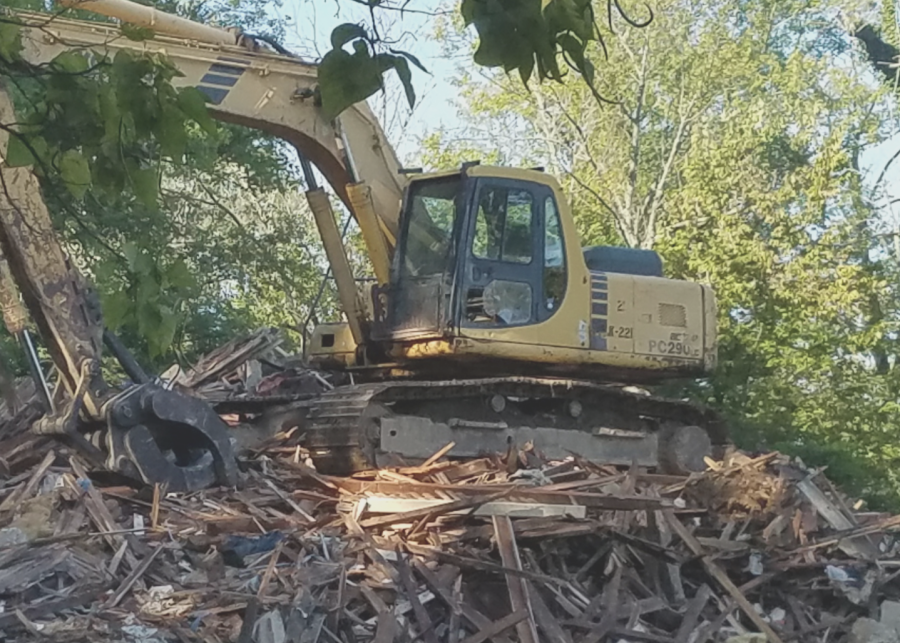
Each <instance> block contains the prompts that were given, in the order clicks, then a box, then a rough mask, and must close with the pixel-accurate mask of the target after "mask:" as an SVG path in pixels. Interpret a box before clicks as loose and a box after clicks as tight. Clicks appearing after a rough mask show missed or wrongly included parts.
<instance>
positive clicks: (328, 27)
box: [273, 0, 459, 161]
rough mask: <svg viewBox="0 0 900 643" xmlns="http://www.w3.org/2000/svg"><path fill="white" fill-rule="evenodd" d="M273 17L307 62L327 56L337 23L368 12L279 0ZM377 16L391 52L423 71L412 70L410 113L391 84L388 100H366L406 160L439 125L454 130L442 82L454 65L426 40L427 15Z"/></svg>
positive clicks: (431, 8) (430, 5) (433, 1)
mask: <svg viewBox="0 0 900 643" xmlns="http://www.w3.org/2000/svg"><path fill="white" fill-rule="evenodd" d="M410 4H411V5H412V6H414V7H415V9H416V11H426V12H437V11H440V10H441V2H440V0H416V1H415V2H413V3H410ZM273 13H275V14H276V15H278V16H280V17H282V18H290V19H291V22H292V23H293V25H292V27H291V28H289V29H288V38H287V41H286V43H284V44H285V46H287V48H288V49H289V50H291V51H292V52H293V53H295V54H298V55H300V56H302V57H304V58H308V59H316V58H319V57H321V55H322V54H324V53H325V52H326V51H328V49H329V48H330V44H329V42H330V41H329V39H330V36H331V31H332V30H333V29H334V28H335V27H336V26H338V25H339V24H341V23H344V22H363V23H365V24H369V22H370V19H369V14H368V8H366V7H364V6H362V5H361V4H358V3H357V2H352V1H350V0H324V1H323V0H283V6H282V7H281V8H280V9H276V10H274V11H273ZM378 15H379V22H382V23H387V24H382V28H383V31H382V33H381V35H382V37H389V38H392V39H396V40H397V44H396V45H395V48H396V49H400V50H403V51H408V52H410V53H412V54H413V55H415V56H416V57H417V58H418V59H419V60H420V61H421V63H422V65H423V66H424V67H425V68H426V69H427V70H428V72H429V74H426V73H424V72H422V71H421V70H419V69H417V68H415V67H414V66H413V67H412V72H413V79H412V81H413V86H414V87H415V89H416V94H417V100H416V106H415V109H414V110H412V112H411V113H410V110H409V108H408V107H407V105H408V104H407V102H406V99H405V98H403V97H402V95H401V92H399V91H397V86H396V85H394V87H393V89H394V91H389V95H388V96H386V97H385V96H376V97H374V98H372V99H370V100H369V104H370V105H371V106H372V108H373V109H374V110H375V111H376V113H377V114H379V116H380V117H382V118H383V119H384V120H383V121H382V127H383V128H384V129H385V132H386V133H387V135H388V139H389V140H390V141H391V144H392V145H393V146H394V148H395V149H396V151H397V153H398V155H399V156H400V158H401V161H411V160H413V159H414V158H415V150H416V146H417V145H418V141H419V139H420V138H421V137H422V136H424V135H425V134H427V133H429V132H431V131H434V130H435V129H437V128H438V127H440V126H445V127H451V128H452V127H458V126H459V120H458V118H457V113H456V108H455V106H454V105H453V98H454V88H453V87H452V85H450V84H449V83H447V82H442V79H447V78H450V76H451V75H452V74H453V72H454V69H455V64H456V63H455V62H454V61H451V60H447V59H446V58H445V57H444V56H443V54H442V52H441V51H440V47H439V45H438V43H437V42H436V41H435V40H434V38H433V37H432V32H433V28H434V21H435V18H434V16H433V15H426V14H422V13H410V12H405V13H403V14H402V15H401V14H400V13H399V12H393V11H381V12H380V13H379V14H378ZM391 23H393V24H391ZM392 75H393V74H392ZM389 89H391V87H390V86H389ZM385 102H387V105H385Z"/></svg>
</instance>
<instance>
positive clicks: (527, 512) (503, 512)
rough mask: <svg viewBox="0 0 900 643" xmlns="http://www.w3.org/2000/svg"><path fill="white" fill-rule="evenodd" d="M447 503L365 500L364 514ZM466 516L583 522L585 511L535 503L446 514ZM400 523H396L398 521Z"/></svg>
mask: <svg viewBox="0 0 900 643" xmlns="http://www.w3.org/2000/svg"><path fill="white" fill-rule="evenodd" d="M450 502H452V501H449V500H437V499H432V498H395V497H392V496H368V497H366V511H369V512H371V513H375V514H394V513H405V512H410V511H415V510H418V509H424V508H426V507H432V508H440V507H441V506H442V505H445V504H449V503H450ZM465 513H469V514H470V515H473V516H509V517H511V518H550V517H569V518H584V517H585V516H586V515H587V508H586V507H584V506H582V505H564V504H546V503H534V502H530V503H529V502H486V503H484V504H483V505H481V506H480V507H476V508H475V510H474V511H470V510H468V509H459V510H456V511H450V512H446V514H449V515H459V514H465ZM398 522H399V521H398Z"/></svg>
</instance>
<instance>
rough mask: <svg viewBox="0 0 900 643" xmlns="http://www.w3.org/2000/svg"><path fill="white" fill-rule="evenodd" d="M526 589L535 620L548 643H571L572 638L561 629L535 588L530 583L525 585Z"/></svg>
mask: <svg viewBox="0 0 900 643" xmlns="http://www.w3.org/2000/svg"><path fill="white" fill-rule="evenodd" d="M526 587H527V589H528V595H529V598H530V599H531V609H532V610H533V611H534V617H535V620H536V621H537V624H538V627H540V628H541V631H542V632H543V633H544V637H545V638H546V640H547V641H548V642H549V643H573V642H572V637H571V636H570V635H569V633H568V632H566V631H565V630H564V629H563V628H562V626H561V625H560V624H559V621H558V620H556V617H555V616H553V612H551V611H550V608H549V607H547V603H545V602H544V598H543V597H542V596H541V594H540V592H538V590H537V588H536V587H535V586H534V585H533V584H531V583H526ZM542 640H543V639H542Z"/></svg>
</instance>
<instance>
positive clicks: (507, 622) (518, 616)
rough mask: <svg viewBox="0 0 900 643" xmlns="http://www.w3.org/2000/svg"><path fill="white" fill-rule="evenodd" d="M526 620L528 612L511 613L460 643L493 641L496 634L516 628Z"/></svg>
mask: <svg viewBox="0 0 900 643" xmlns="http://www.w3.org/2000/svg"><path fill="white" fill-rule="evenodd" d="M526 618H528V612H526V611H525V610H522V611H520V612H513V613H512V614H509V615H507V616H504V617H503V618H501V619H500V620H499V621H494V622H493V623H491V624H490V625H488V626H487V627H485V628H483V629H481V630H479V631H478V632H476V633H475V634H473V635H472V636H470V637H468V638H465V639H463V641H462V643H483V642H484V641H487V640H488V639H495V638H496V636H497V635H498V634H500V633H502V632H505V631H506V630H508V629H509V628H511V627H513V626H518V624H519V623H521V622H522V621H524V620H525V619H526Z"/></svg>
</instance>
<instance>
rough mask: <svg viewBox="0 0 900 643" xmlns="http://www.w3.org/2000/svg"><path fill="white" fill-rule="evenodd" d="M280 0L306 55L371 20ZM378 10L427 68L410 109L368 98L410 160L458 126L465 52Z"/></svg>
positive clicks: (898, 166)
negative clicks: (450, 54)
mask: <svg viewBox="0 0 900 643" xmlns="http://www.w3.org/2000/svg"><path fill="white" fill-rule="evenodd" d="M283 3H284V4H283V6H282V7H281V9H279V10H276V13H277V14H278V15H279V16H281V17H283V18H289V19H290V21H291V23H292V27H291V28H289V30H288V40H287V42H286V43H285V44H286V45H287V46H288V48H289V49H291V50H292V51H294V52H295V53H297V54H299V55H301V56H303V57H304V58H308V59H315V58H318V57H319V56H321V55H322V54H323V53H325V51H327V50H328V48H329V37H330V34H331V31H332V29H334V27H336V26H337V25H339V24H341V23H343V22H364V23H366V24H368V20H369V14H368V9H367V8H366V7H364V6H362V5H361V4H358V3H357V2H353V1H351V0H326V1H324V2H323V0H283ZM448 5H450V6H453V7H455V6H456V3H455V2H454V3H448V2H446V1H442V0H416V2H411V3H410V6H412V7H415V10H416V11H427V12H434V11H440V10H441V9H444V10H446V8H447V6H448ZM378 15H379V22H381V23H382V24H381V27H380V28H381V29H382V32H381V35H382V37H385V36H387V37H390V38H394V39H396V40H397V45H396V47H397V48H398V49H402V50H405V51H409V52H411V53H413V54H414V55H416V56H417V57H418V58H419V59H420V60H421V61H422V63H423V65H424V66H425V67H426V68H427V69H428V70H429V72H431V75H427V74H425V73H423V72H421V71H419V70H418V69H415V68H414V69H413V83H414V85H415V87H416V91H417V94H418V101H417V104H416V108H415V109H414V110H413V112H412V113H411V114H410V113H409V110H408V109H407V106H406V101H405V99H403V98H402V94H401V92H399V91H398V86H397V85H396V84H395V85H393V86H392V87H389V89H390V90H392V91H389V92H388V95H387V96H379V97H376V98H373V99H370V104H371V105H372V107H373V109H375V111H376V113H378V114H379V115H380V116H381V117H382V119H383V126H384V128H385V130H386V132H387V135H388V138H389V139H390V141H391V143H392V144H393V145H394V147H395V148H396V150H397V152H398V154H399V155H400V158H401V160H402V161H405V162H407V163H409V162H414V161H415V157H416V154H415V151H416V147H417V145H418V141H419V139H420V138H421V137H422V136H424V135H425V134H427V133H429V132H432V131H434V130H436V129H438V128H441V127H443V128H445V129H448V130H452V129H457V128H461V127H462V123H461V122H460V120H459V118H458V116H457V107H456V105H455V104H454V98H455V89H454V87H453V86H452V85H451V84H450V83H448V82H446V80H447V79H450V78H451V77H452V76H453V75H454V72H455V71H456V69H457V65H458V64H459V63H460V62H461V60H462V59H463V56H460V57H459V58H457V59H456V60H448V59H446V58H445V56H444V55H443V53H442V51H441V49H440V46H439V44H438V43H437V42H436V41H435V40H434V38H433V37H432V33H433V28H434V17H433V16H431V15H425V14H421V13H408V12H407V13H404V14H402V15H401V14H399V13H397V12H392V11H382V12H380V13H379V14H378ZM471 64H472V65H474V63H471ZM873 78H874V77H873ZM897 150H900V134H898V135H895V136H894V137H893V138H892V139H891V140H889V141H886V142H885V143H883V144H881V145H879V146H878V147H876V148H872V149H870V150H868V151H867V152H866V153H865V154H864V155H863V157H862V159H861V163H862V166H863V168H864V171H865V174H866V180H867V181H868V182H869V183H874V181H875V180H876V177H877V176H878V174H879V173H880V172H881V170H882V168H883V167H884V165H885V163H886V162H887V160H888V159H889V158H890V157H891V156H893V154H894V153H895V152H896V151H897ZM885 178H886V180H885V185H886V186H887V192H888V194H887V195H886V197H885V201H890V200H894V199H900V159H898V160H897V161H896V162H895V163H894V164H893V165H892V166H891V169H890V170H889V171H888V172H887V174H886V177H885ZM894 207H895V208H896V214H893V213H891V212H890V211H886V212H885V217H886V218H887V219H892V220H893V222H894V226H900V208H898V207H897V206H894Z"/></svg>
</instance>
